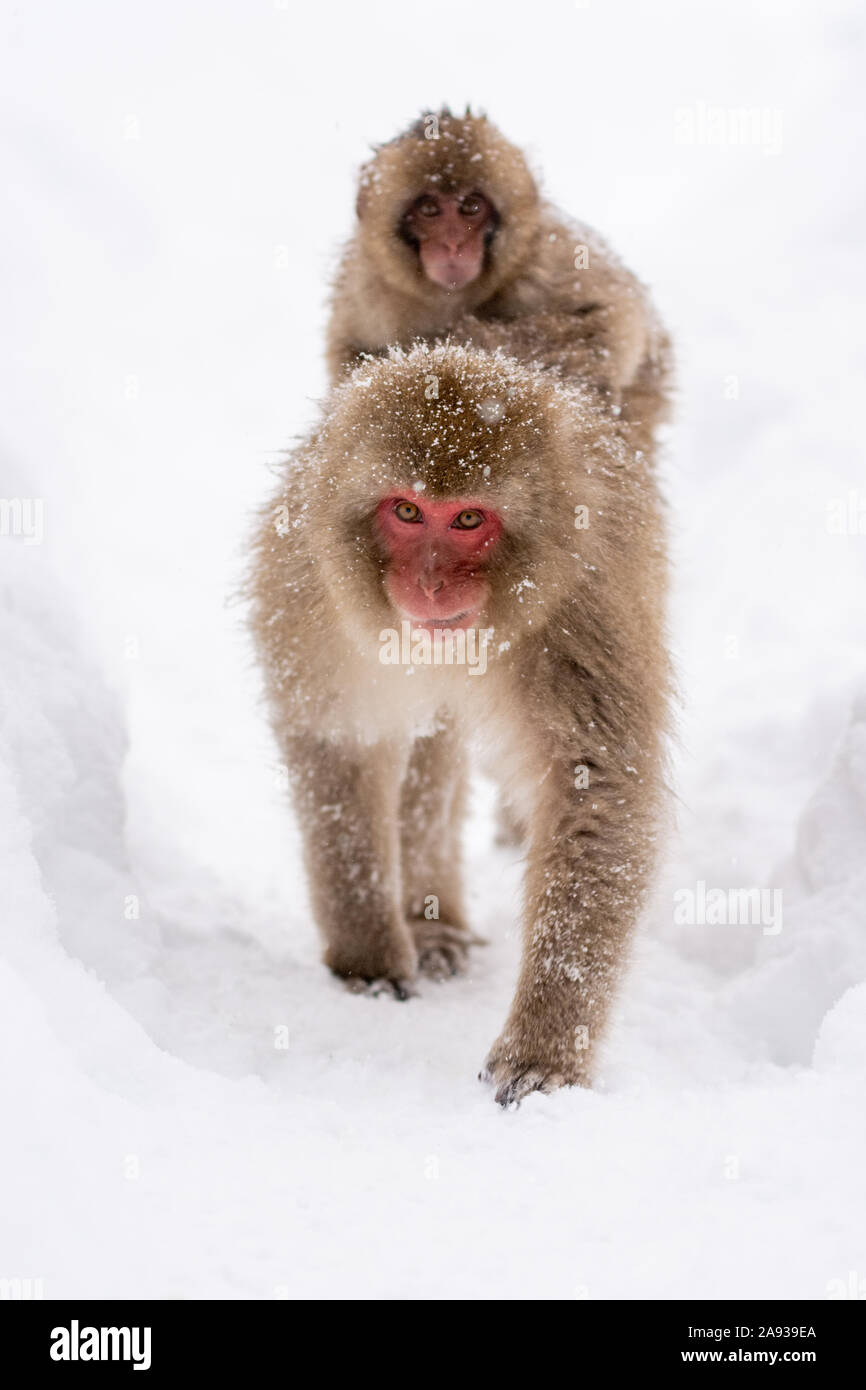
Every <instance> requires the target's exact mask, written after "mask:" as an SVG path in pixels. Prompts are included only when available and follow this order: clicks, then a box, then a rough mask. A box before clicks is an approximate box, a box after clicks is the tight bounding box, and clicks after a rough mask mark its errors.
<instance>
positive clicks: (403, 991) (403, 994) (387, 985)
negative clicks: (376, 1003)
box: [343, 975, 418, 1003]
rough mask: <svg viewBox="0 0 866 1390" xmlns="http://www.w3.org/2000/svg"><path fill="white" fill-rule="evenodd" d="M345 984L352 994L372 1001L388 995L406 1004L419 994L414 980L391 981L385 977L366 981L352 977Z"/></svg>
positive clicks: (345, 980)
mask: <svg viewBox="0 0 866 1390" xmlns="http://www.w3.org/2000/svg"><path fill="white" fill-rule="evenodd" d="M343 984H344V986H345V987H346V989H347V990H348V991H349V993H350V994H366V995H367V996H368V998H370V999H378V998H379V996H380V995H386V996H387V997H388V998H389V999H399V1000H400V1002H401V1003H405V1001H406V1000H407V999H414V998H416V997H417V994H418V991H417V989H416V988H415V985H414V983H413V982H412V980H391V979H387V978H386V977H384V976H380V978H379V979H377V980H364V979H361V978H360V977H359V976H358V975H350V976H349V977H348V979H344V980H343Z"/></svg>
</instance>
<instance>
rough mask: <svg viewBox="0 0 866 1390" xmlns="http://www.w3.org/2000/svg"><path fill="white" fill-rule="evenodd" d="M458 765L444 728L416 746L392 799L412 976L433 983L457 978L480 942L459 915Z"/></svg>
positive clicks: (461, 795) (458, 754)
mask: <svg viewBox="0 0 866 1390" xmlns="http://www.w3.org/2000/svg"><path fill="white" fill-rule="evenodd" d="M463 757H464V753H463V746H462V743H461V740H460V739H459V738H458V736H457V734H456V733H455V731H454V730H453V728H451V727H450V725H443V727H442V728H441V729H439V730H438V731H437V732H436V733H434V734H431V735H429V736H427V737H424V738H419V739H416V741H415V743H414V745H413V748H412V752H411V754H410V757H409V763H408V766H407V768H406V775H405V777H404V779H403V787H402V791H401V796H400V833H401V861H402V867H403V906H404V911H405V915H406V920H407V922H408V924H409V929H410V931H411V932H412V935H413V938H414V941H415V945H416V948H417V950H418V966H419V969H420V970H421V971H422V972H423V973H424V974H425V975H428V976H429V977H430V978H431V979H436V980H444V979H448V978H449V976H451V975H457V974H460V972H461V971H463V970H465V968H466V965H467V962H468V958H469V947H470V946H471V945H473V944H474V943H480V940H481V938H480V937H477V936H474V935H473V933H472V932H471V931H470V930H469V928H468V927H467V925H466V918H465V913H464V910H463V888H462V866H461V858H462V847H461V842H460V830H461V824H462V820H463V814H464V807H465V801H466V778H465V775H464V772H463Z"/></svg>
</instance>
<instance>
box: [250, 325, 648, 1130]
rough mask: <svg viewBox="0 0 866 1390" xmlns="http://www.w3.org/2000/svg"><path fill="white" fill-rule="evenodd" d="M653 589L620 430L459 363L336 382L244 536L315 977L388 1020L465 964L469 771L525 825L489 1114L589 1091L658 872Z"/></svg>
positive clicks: (377, 365) (627, 447)
mask: <svg viewBox="0 0 866 1390" xmlns="http://www.w3.org/2000/svg"><path fill="white" fill-rule="evenodd" d="M665 571H666V562H665V545H664V536H663V528H662V523H661V517H660V508H659V503H658V498H657V493H656V487H655V482H654V479H653V475H652V468H651V464H650V461H649V459H648V457H647V455H646V453H645V452H644V451H643V450H642V449H640V448H636V447H635V444H634V440H633V438H632V436H631V434H630V432H629V429H628V427H627V426H626V425H625V424H624V423H622V422H617V421H616V420H612V418H611V415H610V412H609V411H608V410H607V409H606V408H605V407H604V406H603V405H602V404H601V402H600V401H599V399H598V397H597V395H596V394H595V393H594V392H592V391H587V390H585V389H583V388H580V387H577V386H573V385H567V384H564V383H563V382H561V381H559V380H557V379H556V378H555V377H554V376H552V375H551V374H550V373H549V372H545V371H544V370H542V369H536V368H529V367H526V366H524V365H522V364H520V363H518V362H516V361H515V360H514V359H512V358H508V357H507V356H505V355H503V354H501V353H488V352H485V351H482V350H478V349H467V348H464V347H459V346H454V345H446V346H437V347H428V346H427V345H419V346H417V347H415V348H414V349H412V350H411V351H410V352H409V353H403V352H402V351H401V350H399V349H394V350H392V352H390V353H389V354H388V356H386V357H384V358H377V359H374V360H371V361H369V362H367V363H366V364H364V365H362V366H360V367H359V368H357V370H356V371H355V372H353V373H352V374H351V375H350V376H349V377H348V379H347V380H346V382H345V383H344V384H343V385H341V386H339V387H338V388H336V389H335V391H334V392H333V394H332V397H331V399H330V401H329V402H328V403H327V405H326V406H325V408H324V412H323V416H322V420H321V423H320V425H319V427H318V428H317V429H316V430H315V431H314V433H313V434H312V435H311V436H310V437H309V438H308V439H307V441H306V442H305V443H303V444H302V445H301V446H300V447H299V448H298V449H297V450H296V452H295V454H294V456H293V457H292V458H291V459H290V460H289V462H288V464H287V467H286V471H285V477H284V479H283V481H282V483H281V485H280V488H279V491H278V493H277V495H276V497H275V498H274V499H273V501H272V502H271V503H270V504H269V505H268V506H267V507H266V509H265V510H264V511H263V513H262V516H261V521H260V526H259V530H258V533H257V537H256V541H255V562H254V567H253V571H252V577H251V597H252V621H253V629H254V634H255V638H256V641H257V644H258V649H259V653H260V656H261V660H262V663H263V666H264V672H265V678H266V687H267V692H268V697H269V702H270V708H271V714H272V719H273V726H274V730H275V733H276V736H277V739H278V741H279V744H280V747H281V750H282V756H283V757H284V759H285V762H286V764H287V766H288V768H289V772H290V781H291V785H292V789H293V797H294V803H295V807H296V810H297V814H298V819H299V822H300V827H301V832H302V837H303V842H304V855H305V862H306V868H307V873H308V878H309V887H310V896H311V901H312V905H313V910H314V913H315V916H316V919H317V922H318V926H319V929H320V931H321V934H322V936H323V938H324V943H325V952H324V959H325V962H326V964H327V965H328V966H329V967H330V969H331V970H332V971H333V972H334V973H335V974H336V975H338V976H341V977H343V978H344V979H345V980H346V981H347V983H348V984H349V985H350V986H351V987H352V988H355V989H364V990H371V991H373V992H377V993H381V992H388V993H391V994H393V995H395V996H396V997H398V998H401V999H402V998H406V997H408V996H409V995H410V994H411V993H412V992H413V989H414V982H415V980H416V978H417V976H418V974H419V973H421V974H427V975H432V976H434V977H435V978H437V979H441V978H443V976H447V975H448V974H450V973H455V972H457V971H459V970H461V969H463V968H464V967H465V965H466V962H467V959H468V954H469V950H470V948H471V946H472V944H473V940H474V938H473V935H472V932H471V930H470V927H469V925H468V922H467V919H466V914H465V910H464V905H463V898H462V891H461V870H460V826H461V821H462V817H463V810H464V801H465V783H466V778H467V774H468V772H469V771H470V770H471V769H472V768H473V767H474V766H475V764H476V762H477V761H479V760H481V761H482V762H483V758H484V756H485V754H486V756H487V757H489V758H490V759H492V760H493V761H495V764H496V769H497V773H498V775H499V776H500V777H503V778H505V780H506V782H507V789H508V794H509V797H510V798H511V799H512V801H513V802H514V804H515V805H516V806H517V807H518V809H519V812H520V815H521V818H522V820H523V822H524V824H525V825H526V827H527V833H528V848H527V868H526V882H525V888H524V920H523V959H522V965H521V969H520V978H519V980H518V984H517V990H516V994H515V997H514V1002H513V1004H512V1006H511V1011H510V1013H509V1015H508V1019H507V1021H506V1024H505V1027H504V1029H503V1031H502V1034H501V1036H500V1037H499V1039H498V1041H497V1042H495V1043H494V1045H493V1048H492V1050H491V1052H490V1055H489V1056H488V1058H487V1062H486V1066H485V1070H484V1073H483V1075H484V1076H485V1077H487V1078H488V1079H490V1080H491V1081H492V1082H493V1085H494V1088H495V1096H496V1099H497V1101H499V1102H500V1104H502V1105H509V1104H513V1103H516V1102H519V1101H520V1100H521V1098H522V1097H524V1096H525V1095H527V1094H528V1093H529V1092H531V1091H535V1090H538V1091H550V1090H553V1089H555V1088H556V1087H558V1086H563V1085H587V1084H589V1083H590V1080H591V1076H592V1064H593V1058H594V1055H595V1051H596V1047H597V1044H598V1041H599V1039H600V1037H601V1036H602V1033H603V1030H604V1026H605V1020H606V1018H607V1014H608V1010H609V1006H610V1002H611V997H612V994H613V991H614V988H615V985H616V983H617V980H618V978H619V976H620V973H621V971H622V968H623V964H624V962H625V959H626V952H627V945H628V941H629V938H630V936H631V934H632V930H633V927H634V924H635V920H636V917H637V914H638V912H639V910H640V906H641V903H642V901H643V899H644V894H645V891H646V887H647V882H648V878H649V875H650V871H651V867H652V863H653V859H654V853H655V843H656V826H657V819H658V814H659V808H660V803H661V801H662V797H663V742H664V730H665V723H666V710H667V703H668V665H667V658H666V654H665V647H664V640H663V617H662V610H663V603H664V590H665ZM490 629H492V636H491V635H490ZM485 635H486V638H487V640H486V644H485V646H484V651H485V661H484V662H480V661H478V660H477V659H473V652H474V654H475V658H477V656H478V653H479V652H480V651H481V649H482V647H481V644H482V643H483V642H485ZM437 646H438V651H439V656H438V658H437V655H436V652H437ZM431 904H435V905H436V910H435V911H430V905H431Z"/></svg>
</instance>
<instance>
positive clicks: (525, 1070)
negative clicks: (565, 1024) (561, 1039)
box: [478, 1029, 589, 1110]
mask: <svg viewBox="0 0 866 1390" xmlns="http://www.w3.org/2000/svg"><path fill="white" fill-rule="evenodd" d="M478 1079H479V1081H486V1082H488V1083H490V1084H491V1085H493V1086H495V1088H496V1091H495V1096H494V1099H495V1100H496V1103H497V1105H501V1106H502V1108H503V1110H507V1109H509V1108H510V1107H512V1106H513V1107H514V1108H515V1109H516V1108H517V1106H518V1105H519V1104H520V1102H521V1101H522V1100H523V1099H525V1097H526V1096H528V1095H530V1094H531V1093H532V1092H533V1091H541V1092H543V1093H544V1094H545V1095H546V1094H548V1093H549V1092H550V1091H557V1090H559V1088H560V1086H588V1085H589V1080H588V1077H587V1075H586V1070H585V1068H584V1067H583V1066H582V1065H581V1062H580V1060H579V1059H578V1058H576V1057H573V1056H569V1055H567V1054H566V1053H565V1052H564V1051H563V1049H562V1047H557V1046H555V1045H554V1046H553V1047H548V1046H545V1045H542V1044H541V1040H540V1039H539V1038H538V1037H535V1038H528V1039H527V1040H526V1041H525V1042H524V1041H521V1040H520V1037H519V1034H518V1033H517V1032H516V1031H514V1030H511V1029H509V1030H508V1031H507V1032H506V1033H503V1034H502V1036H501V1037H499V1038H498V1039H497V1040H496V1042H495V1043H494V1044H493V1047H492V1048H491V1050H490V1054H489V1056H488V1058H487V1061H486V1062H485V1064H484V1070H483V1071H482V1072H480V1073H479V1078H478Z"/></svg>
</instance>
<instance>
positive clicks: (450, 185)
mask: <svg viewBox="0 0 866 1390" xmlns="http://www.w3.org/2000/svg"><path fill="white" fill-rule="evenodd" d="M360 186H361V189H362V190H363V191H364V194H365V196H366V198H367V202H368V208H369V212H368V213H365V220H367V219H368V217H369V216H370V214H372V215H373V217H374V218H375V220H377V221H378V220H379V218H381V219H382V220H383V221H387V222H390V223H391V224H392V225H393V223H394V221H395V220H396V219H399V218H400V217H401V216H402V214H403V212H405V210H406V207H407V206H408V204H409V203H410V202H411V200H412V199H413V197H415V196H416V195H417V193H418V192H419V190H421V189H422V188H425V187H432V188H436V189H437V190H439V191H440V192H442V193H458V192H465V191H466V190H468V189H473V190H475V189H477V190H478V192H481V193H485V194H487V195H488V196H489V197H490V198H491V200H492V201H493V203H494V204H495V206H496V207H497V209H498V210H499V212H500V213H503V214H507V215H510V216H514V217H517V216H519V215H521V214H523V215H528V214H529V211H530V209H532V208H533V207H534V206H535V205H536V204H537V201H538V190H537V188H536V184H535V180H534V178H533V176H532V173H531V172H530V169H529V166H528V164H527V163H526V160H525V159H524V157H523V155H522V154H521V152H520V150H519V149H517V147H516V146H515V145H512V144H510V143H509V142H508V141H507V140H506V139H505V137H504V136H503V135H502V134H501V133H500V132H499V131H498V130H497V128H496V126H494V125H493V123H492V122H491V121H489V120H488V119H487V117H486V116H473V115H471V114H468V113H467V115H465V116H452V115H451V113H450V112H449V111H447V109H446V110H443V111H440V112H438V113H431V115H430V116H427V117H424V116H422V117H421V119H420V120H419V121H417V122H415V123H414V124H413V125H412V126H410V128H409V129H408V130H407V131H404V132H403V133H402V134H401V135H398V136H397V138H396V139H395V140H391V141H389V142H388V143H387V144H385V145H380V146H379V148H378V149H377V150H376V153H375V155H374V157H373V159H372V160H370V162H369V163H368V164H366V165H365V166H364V168H363V169H362V171H361V180H360Z"/></svg>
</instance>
